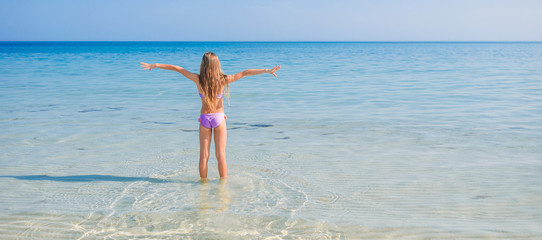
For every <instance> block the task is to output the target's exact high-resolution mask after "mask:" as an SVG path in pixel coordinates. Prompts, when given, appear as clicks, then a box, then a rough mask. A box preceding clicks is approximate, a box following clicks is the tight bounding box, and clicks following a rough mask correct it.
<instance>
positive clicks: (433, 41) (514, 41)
mask: <svg viewBox="0 0 542 240" xmlns="http://www.w3.org/2000/svg"><path fill="white" fill-rule="evenodd" d="M0 42H2V43H6V42H126V43H129V42H133V43H137V42H141V43H143V42H164V43H175V42H179V43H181V42H185V43H196V42H210V43H213V42H214V43H542V40H536V41H527V40H505V41H502V40H488V41H482V40H480V41H478V40H458V41H447V40H446V41H444V40H442V41H440V40H436V41H435V40H417V41H410V40H404V41H388V40H386V41H341V40H329V41H311V40H300V41H248V40H247V41H245V40H242V41H241V40H240V41H207V40H201V41H199V40H196V41H193V40H186V41H185V40H0Z"/></svg>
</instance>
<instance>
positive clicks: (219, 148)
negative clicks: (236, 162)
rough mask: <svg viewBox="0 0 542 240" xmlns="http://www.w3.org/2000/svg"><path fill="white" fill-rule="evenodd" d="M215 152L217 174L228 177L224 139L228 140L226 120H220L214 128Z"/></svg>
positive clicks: (223, 177)
mask: <svg viewBox="0 0 542 240" xmlns="http://www.w3.org/2000/svg"><path fill="white" fill-rule="evenodd" d="M214 132H215V153H216V160H218V174H220V178H221V179H225V178H226V177H228V176H227V175H228V166H227V165H226V141H227V140H228V136H227V128H226V120H224V121H222V123H220V125H219V126H218V127H216V128H215V130H214Z"/></svg>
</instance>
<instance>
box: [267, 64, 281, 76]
mask: <svg viewBox="0 0 542 240" xmlns="http://www.w3.org/2000/svg"><path fill="white" fill-rule="evenodd" d="M279 69H280V65H277V66H275V67H274V68H273V69H271V70H269V73H271V74H273V76H275V77H277V74H275V72H276V71H278V70H279Z"/></svg>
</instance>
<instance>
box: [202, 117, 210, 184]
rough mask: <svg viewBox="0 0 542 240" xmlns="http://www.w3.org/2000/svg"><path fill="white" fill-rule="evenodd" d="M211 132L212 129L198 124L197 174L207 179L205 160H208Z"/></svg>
mask: <svg viewBox="0 0 542 240" xmlns="http://www.w3.org/2000/svg"><path fill="white" fill-rule="evenodd" d="M212 134H213V130H212V129H210V128H205V127H203V126H202V125H201V124H200V125H199V176H200V178H201V179H202V180H205V179H207V162H209V151H210V148H211V136H212Z"/></svg>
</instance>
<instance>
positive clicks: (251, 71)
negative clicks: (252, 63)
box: [228, 65, 280, 83]
mask: <svg viewBox="0 0 542 240" xmlns="http://www.w3.org/2000/svg"><path fill="white" fill-rule="evenodd" d="M279 69H280V65H277V66H275V67H274V68H272V69H247V70H245V71H242V72H239V73H236V74H233V75H231V77H230V79H229V80H228V83H232V82H235V81H237V80H239V79H241V78H244V77H248V76H253V75H258V74H263V73H270V74H273V76H275V77H277V74H275V72H276V71H278V70H279Z"/></svg>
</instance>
